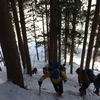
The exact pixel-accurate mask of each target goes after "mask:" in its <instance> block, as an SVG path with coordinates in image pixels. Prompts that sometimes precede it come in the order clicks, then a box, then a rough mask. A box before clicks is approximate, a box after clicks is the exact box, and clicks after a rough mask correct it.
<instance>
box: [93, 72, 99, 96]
mask: <svg viewBox="0 0 100 100" xmlns="http://www.w3.org/2000/svg"><path fill="white" fill-rule="evenodd" d="M94 86H95V89H96V90H95V91H94V93H95V94H96V95H98V96H99V89H100V73H99V74H98V75H97V76H96V78H95V80H94Z"/></svg>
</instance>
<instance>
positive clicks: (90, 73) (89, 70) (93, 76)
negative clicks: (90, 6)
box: [86, 69, 95, 83]
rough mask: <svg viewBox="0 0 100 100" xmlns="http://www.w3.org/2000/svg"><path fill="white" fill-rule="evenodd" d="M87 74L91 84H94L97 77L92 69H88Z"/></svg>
mask: <svg viewBox="0 0 100 100" xmlns="http://www.w3.org/2000/svg"><path fill="white" fill-rule="evenodd" d="M86 72H87V74H88V76H89V80H90V82H91V83H93V82H94V79H95V75H94V73H93V70H92V69H86Z"/></svg>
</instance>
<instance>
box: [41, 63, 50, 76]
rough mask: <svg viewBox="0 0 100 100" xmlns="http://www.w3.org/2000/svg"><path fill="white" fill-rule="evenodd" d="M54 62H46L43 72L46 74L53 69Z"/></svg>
mask: <svg viewBox="0 0 100 100" xmlns="http://www.w3.org/2000/svg"><path fill="white" fill-rule="evenodd" d="M51 65H52V63H50V62H49V64H46V65H45V67H43V74H46V73H47V72H48V71H50V70H51V68H50V66H51Z"/></svg>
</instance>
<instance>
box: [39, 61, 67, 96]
mask: <svg viewBox="0 0 100 100" xmlns="http://www.w3.org/2000/svg"><path fill="white" fill-rule="evenodd" d="M51 67H52V68H51V69H52V70H50V71H49V72H47V73H46V74H44V75H43V76H42V77H41V78H40V79H39V81H38V84H39V85H41V84H42V81H43V80H44V79H46V78H48V77H49V78H50V79H51V82H52V84H53V86H54V89H55V91H56V92H57V94H58V95H59V96H61V97H62V93H63V80H64V82H67V76H66V74H65V73H64V71H62V70H60V64H59V63H58V62H54V63H52V66H51Z"/></svg>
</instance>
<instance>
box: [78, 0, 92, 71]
mask: <svg viewBox="0 0 100 100" xmlns="http://www.w3.org/2000/svg"><path fill="white" fill-rule="evenodd" d="M90 9H91V0H89V1H88V10H87V17H86V25H85V33H84V42H83V49H82V55H81V63H80V68H81V69H83V64H84V56H85V48H86V41H87V34H88V26H89V15H90Z"/></svg>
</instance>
